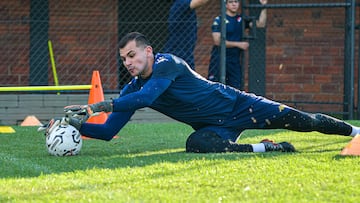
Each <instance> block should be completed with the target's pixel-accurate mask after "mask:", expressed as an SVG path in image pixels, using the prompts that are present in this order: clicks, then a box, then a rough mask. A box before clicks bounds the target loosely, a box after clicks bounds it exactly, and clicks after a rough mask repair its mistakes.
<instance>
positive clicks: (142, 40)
mask: <svg viewBox="0 0 360 203" xmlns="http://www.w3.org/2000/svg"><path fill="white" fill-rule="evenodd" d="M133 40H135V42H136V46H137V47H139V46H144V47H145V46H150V42H149V40H148V39H147V38H146V37H145V35H143V34H141V33H140V32H130V33H128V34H126V35H125V36H124V37H122V38H121V40H120V42H119V49H122V48H124V47H125V46H126V45H127V43H128V42H130V41H133Z"/></svg>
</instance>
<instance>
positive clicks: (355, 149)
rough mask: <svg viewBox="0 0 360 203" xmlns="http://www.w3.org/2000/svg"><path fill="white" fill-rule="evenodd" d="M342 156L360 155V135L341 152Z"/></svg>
mask: <svg viewBox="0 0 360 203" xmlns="http://www.w3.org/2000/svg"><path fill="white" fill-rule="evenodd" d="M340 154H341V155H353V156H359V155H360V135H356V136H355V137H354V138H353V139H352V140H351V141H350V142H349V144H348V145H347V146H346V147H345V148H344V149H343V150H342V151H341V153H340Z"/></svg>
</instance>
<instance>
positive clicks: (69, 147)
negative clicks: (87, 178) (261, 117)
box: [46, 125, 82, 156]
mask: <svg viewBox="0 0 360 203" xmlns="http://www.w3.org/2000/svg"><path fill="white" fill-rule="evenodd" d="M81 146H82V138H81V135H80V132H79V131H78V130H77V129H76V128H74V127H73V126H72V125H59V126H57V127H55V129H54V130H52V132H51V133H50V134H49V135H47V136H46V147H47V150H48V152H49V153H50V154H51V155H54V156H72V155H77V154H78V153H79V152H80V150H81Z"/></svg>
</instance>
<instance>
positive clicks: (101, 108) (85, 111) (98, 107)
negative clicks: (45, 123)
mask: <svg viewBox="0 0 360 203" xmlns="http://www.w3.org/2000/svg"><path fill="white" fill-rule="evenodd" d="M112 110H113V107H112V101H111V100H106V101H102V102H98V103H95V104H89V105H70V106H65V107H64V111H65V114H66V115H67V116H69V117H76V116H88V117H90V116H95V115H97V113H99V112H112Z"/></svg>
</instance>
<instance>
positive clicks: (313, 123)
mask: <svg viewBox="0 0 360 203" xmlns="http://www.w3.org/2000/svg"><path fill="white" fill-rule="evenodd" d="M265 128H267V129H277V128H283V129H288V130H293V131H299V132H311V131H318V132H321V133H324V134H337V135H345V136H349V135H356V134H357V133H358V132H356V131H357V129H359V128H358V127H355V126H352V125H350V124H348V123H346V122H344V121H342V120H339V119H336V118H333V117H331V116H328V115H325V114H321V113H314V114H312V113H306V112H302V111H299V110H296V109H292V108H291V109H290V111H289V112H288V113H286V114H285V115H284V116H282V117H280V118H277V119H275V120H272V121H270V122H268V123H267V124H266V126H265Z"/></svg>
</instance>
